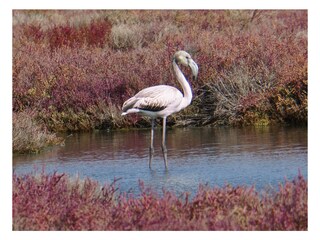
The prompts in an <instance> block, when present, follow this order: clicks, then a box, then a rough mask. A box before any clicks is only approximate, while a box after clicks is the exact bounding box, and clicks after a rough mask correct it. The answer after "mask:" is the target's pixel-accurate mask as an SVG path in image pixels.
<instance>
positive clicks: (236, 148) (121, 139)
mask: <svg viewBox="0 0 320 240" xmlns="http://www.w3.org/2000/svg"><path fill="white" fill-rule="evenodd" d="M149 142H150V131H149V130H148V129H144V130H126V131H124V130H121V131H120V130H118V131H96V132H93V133H81V134H73V135H72V136H69V137H68V138H67V139H66V143H65V146H63V147H54V148H51V149H48V150H46V151H44V152H42V153H41V154H37V155H34V154H30V155H15V156H14V158H13V169H14V172H15V173H16V174H24V173H30V172H33V173H34V172H41V169H42V168H43V167H44V169H45V171H46V172H53V171H58V172H65V173H68V174H69V175H71V176H74V175H77V176H79V177H80V178H85V177H89V178H92V179H95V180H97V181H99V182H100V183H101V184H104V183H110V182H112V181H113V179H114V178H120V180H119V181H118V185H119V187H120V190H121V191H132V192H135V193H138V192H139V186H138V181H139V180H143V181H144V183H145V185H146V186H150V187H152V188H153V189H154V190H156V191H159V192H161V191H162V189H163V188H165V189H167V190H173V191H175V192H176V193H177V194H179V193H182V192H191V193H193V194H194V193H195V192H196V190H197V189H198V186H199V184H206V183H207V184H209V185H210V186H224V185H225V184H232V185H234V186H236V185H247V186H252V185H255V187H256V188H257V189H263V188H266V187H273V188H277V186H278V184H279V182H284V180H285V179H288V180H291V179H293V178H294V177H296V176H297V175H298V172H299V171H300V173H301V174H302V175H303V176H304V177H305V178H307V128H296V127H295V128H285V127H262V128H241V129H236V128H218V129H215V128H186V129H169V130H168V131H167V147H168V168H169V169H168V171H165V168H164V162H163V157H162V152H161V147H160V145H161V129H160V128H158V129H157V130H156V131H155V143H154V144H155V155H154V160H153V165H152V170H150V169H149V167H148V154H149V150H148V145H149Z"/></svg>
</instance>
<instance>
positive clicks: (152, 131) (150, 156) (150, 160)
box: [149, 118, 154, 169]
mask: <svg viewBox="0 0 320 240" xmlns="http://www.w3.org/2000/svg"><path fill="white" fill-rule="evenodd" d="M150 138H151V139H150V140H151V141H150V148H149V168H150V169H151V162H152V159H153V153H154V147H153V138H154V118H152V120H151V134H150Z"/></svg>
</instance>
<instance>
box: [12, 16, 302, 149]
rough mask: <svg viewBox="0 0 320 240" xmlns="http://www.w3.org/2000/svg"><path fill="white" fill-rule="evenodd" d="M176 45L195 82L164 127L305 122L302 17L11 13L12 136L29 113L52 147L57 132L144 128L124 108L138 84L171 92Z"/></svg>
mask: <svg viewBox="0 0 320 240" xmlns="http://www.w3.org/2000/svg"><path fill="white" fill-rule="evenodd" d="M180 49H184V50H186V51H188V52H189V53H190V54H191V55H192V57H193V59H195V61H196V62H197V63H198V65H199V69H200V70H199V78H198V80H197V81H194V82H191V85H192V88H193V93H194V99H193V102H192V105H191V106H189V107H188V108H187V109H185V110H184V111H182V112H180V113H178V114H175V115H174V116H172V117H170V118H169V119H168V121H169V125H175V126H189V125H193V126H203V125H213V126H216V125H232V126H243V125H270V124H303V125H306V124H307V110H308V108H307V87H308V68H307V64H308V62H307V11H300V10H294V11H268V10H263V11H245V10H241V11H235V10H232V11H213V10H203V11H185V10H183V11H168V10H167V11H162V10H157V11H149V10H148V11H146V10H134V11H131V10H130V11H127V10H117V11H114V10H107V11H105V10H94V11H91V10H90V11H62V10H61V11H60V10H59V11H58V10H57V11H53V10H48V11H45V10H39V11H30V10H27V11H24V10H15V11H13V69H12V70H13V112H14V116H15V117H14V118H13V122H14V125H13V127H14V131H15V130H16V129H15V128H19V125H20V124H21V121H18V120H19V119H20V120H21V119H22V118H23V116H26V115H29V117H30V118H31V121H32V124H35V125H37V126H38V129H42V130H44V131H45V132H47V133H48V134H47V136H48V140H45V142H48V143H49V144H53V143H54V142H55V141H56V142H57V140H55V141H53V140H52V141H51V140H50V138H52V137H54V136H53V135H52V134H55V133H58V132H65V131H90V130H92V129H104V128H128V127H144V126H148V125H149V124H150V123H149V121H146V119H144V118H140V117H137V116H128V117H125V118H124V117H121V116H120V113H121V105H122V103H123V102H124V101H125V100H126V99H127V98H128V97H130V96H132V95H133V94H135V93H136V92H138V91H139V90H140V89H142V88H145V87H148V86H152V85H156V84H168V85H174V86H177V85H178V84H177V82H176V81H175V78H174V75H173V71H172V69H171V68H172V67H171V61H172V56H173V54H174V52H175V51H177V50H180ZM186 74H187V75H188V76H189V73H188V71H187V69H186ZM31 113H32V114H31ZM22 124H23V123H22ZM20 127H21V126H20ZM39 132H41V131H40V130H39ZM23 133H24V134H27V133H28V131H25V132H22V133H21V134H20V135H19V136H21V137H22V138H26V137H25V136H22V135H23ZM15 139H16V138H14V141H15ZM37 139H41V141H43V139H42V138H39V137H36V136H35V137H34V141H35V143H31V142H30V144H31V145H32V144H33V145H37V143H36V142H37V141H38V140H37ZM18 141H19V139H18ZM20 141H21V140H20ZM30 141H32V139H31V140H30ZM16 145H19V144H16V143H15V142H14V146H16ZM30 148H33V147H30V146H25V147H23V149H30ZM14 150H17V151H19V149H15V148H14Z"/></svg>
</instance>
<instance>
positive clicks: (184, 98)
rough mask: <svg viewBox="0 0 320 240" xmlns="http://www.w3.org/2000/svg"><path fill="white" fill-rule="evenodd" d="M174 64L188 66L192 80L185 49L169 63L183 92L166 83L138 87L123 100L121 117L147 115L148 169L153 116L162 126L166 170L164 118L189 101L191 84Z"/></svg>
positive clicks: (190, 61)
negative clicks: (160, 119)
mask: <svg viewBox="0 0 320 240" xmlns="http://www.w3.org/2000/svg"><path fill="white" fill-rule="evenodd" d="M178 64H181V65H183V66H186V67H190V69H191V71H192V75H193V79H196V78H197V76H198V65H197V64H196V63H195V62H194V61H193V59H192V58H191V56H190V54H189V53H187V52H186V51H177V52H176V53H175V54H174V56H173V61H172V66H173V71H174V74H175V76H176V78H177V80H178V82H179V83H180V85H181V87H182V90H183V93H181V92H180V91H179V90H178V89H177V88H175V87H172V86H168V85H157V86H152V87H148V88H145V89H142V90H141V91H140V92H138V93H137V94H136V95H134V96H133V97H131V98H129V99H128V100H127V101H125V102H124V103H123V106H122V114H121V115H122V116H124V115H127V114H130V113H137V114H140V115H143V116H148V117H150V118H151V136H150V138H151V141H150V148H149V168H150V169H151V162H152V159H153V154H154V147H153V138H154V125H155V119H156V118H162V119H163V125H162V144H161V148H162V153H163V158H164V164H165V168H166V170H167V169H168V161H167V147H166V119H167V117H168V116H169V115H171V114H173V113H176V112H179V111H180V110H182V109H184V108H185V107H187V106H188V105H189V104H190V103H191V100H192V91H191V87H190V85H189V83H188V81H187V79H186V78H185V76H184V75H183V73H182V71H181V70H180V68H179V66H178Z"/></svg>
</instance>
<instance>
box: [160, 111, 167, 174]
mask: <svg viewBox="0 0 320 240" xmlns="http://www.w3.org/2000/svg"><path fill="white" fill-rule="evenodd" d="M166 120H167V118H166V117H164V118H163V125H162V145H161V147H162V153H163V159H164V165H165V167H166V169H168V160H167V146H166Z"/></svg>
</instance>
